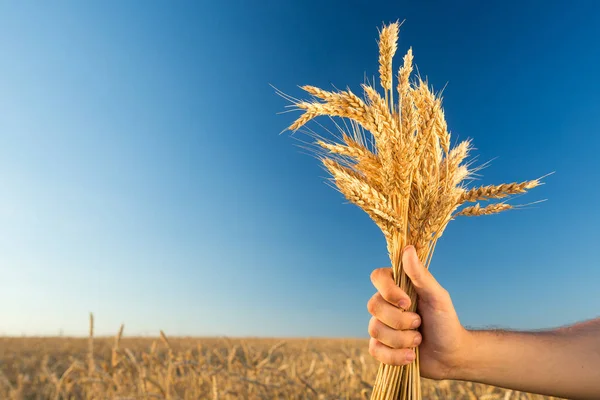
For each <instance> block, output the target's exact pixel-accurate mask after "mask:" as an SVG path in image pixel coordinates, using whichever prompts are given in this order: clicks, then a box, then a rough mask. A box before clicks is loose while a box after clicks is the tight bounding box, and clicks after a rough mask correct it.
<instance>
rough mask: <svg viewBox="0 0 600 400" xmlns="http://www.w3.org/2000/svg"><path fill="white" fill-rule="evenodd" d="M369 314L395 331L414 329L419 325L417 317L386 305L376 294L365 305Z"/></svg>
mask: <svg viewBox="0 0 600 400" xmlns="http://www.w3.org/2000/svg"><path fill="white" fill-rule="evenodd" d="M367 309H368V310H369V313H370V314H371V315H372V316H374V317H375V318H377V319H378V320H379V321H381V322H382V323H384V324H385V325H387V326H388V327H390V328H391V329H395V330H404V329H415V328H417V327H418V326H419V325H420V324H421V318H420V317H419V315H417V314H416V313H413V312H409V311H402V310H401V309H399V308H398V307H395V306H393V305H391V304H390V303H388V302H387V301H386V300H385V299H384V298H383V297H382V295H381V294H380V293H379V292H378V293H375V294H374V295H373V297H371V299H370V300H369V302H368V303H367Z"/></svg>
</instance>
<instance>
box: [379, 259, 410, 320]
mask: <svg viewBox="0 0 600 400" xmlns="http://www.w3.org/2000/svg"><path fill="white" fill-rule="evenodd" d="M371 282H373V285H374V286H375V288H376V289H377V291H378V292H379V293H381V295H382V296H383V298H384V299H385V300H386V301H388V302H389V303H390V304H393V305H394V306H396V307H400V308H403V309H405V310H406V309H408V307H410V297H408V295H407V294H406V293H405V292H404V291H403V290H402V289H400V288H399V287H398V285H396V283H395V282H394V276H393V275H392V269H391V268H379V269H376V270H375V271H373V272H372V273H371Z"/></svg>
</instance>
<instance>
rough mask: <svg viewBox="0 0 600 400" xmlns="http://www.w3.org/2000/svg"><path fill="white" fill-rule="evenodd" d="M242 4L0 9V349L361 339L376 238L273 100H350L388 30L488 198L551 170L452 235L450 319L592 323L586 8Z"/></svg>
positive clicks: (597, 273)
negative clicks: (318, 92)
mask: <svg viewBox="0 0 600 400" xmlns="http://www.w3.org/2000/svg"><path fill="white" fill-rule="evenodd" d="M250 3H251V2H242V1H222V2H217V1H215V2H187V3H184V2H170V3H168V4H167V2H133V1H129V2H117V1H106V2H95V3H91V2H66V1H62V2H55V3H53V4H50V3H43V2H2V3H0V334H22V333H26V334H57V333H58V332H59V331H60V330H63V332H64V333H66V334H85V332H86V329H87V313H88V312H89V311H93V312H94V313H95V315H96V327H97V332H98V333H100V334H112V333H114V332H116V330H117V329H118V326H119V324H120V323H121V322H124V323H125V324H126V332H127V333H129V334H156V333H157V332H158V330H159V329H163V330H164V331H165V332H167V333H168V334H171V335H184V334H186V335H230V336H246V335H252V336H346V337H367V324H368V320H369V315H368V313H367V311H366V302H367V300H368V299H369V297H370V296H371V295H372V294H373V292H374V289H373V288H372V286H371V283H370V281H369V274H370V272H371V270H372V269H374V268H378V267H381V266H385V265H387V264H388V259H387V254H386V249H385V243H384V241H383V237H382V236H381V234H380V233H379V232H378V230H377V228H376V227H375V226H374V224H372V223H371V221H370V220H369V219H368V217H366V215H363V213H362V211H360V210H359V209H358V208H356V207H354V206H352V205H348V204H344V203H345V200H344V199H343V198H342V197H341V195H340V194H339V193H337V192H336V191H334V190H332V189H331V188H329V187H328V186H327V185H325V184H324V173H323V171H322V170H321V168H320V166H319V165H318V164H317V163H316V161H315V160H314V159H312V158H311V157H308V156H306V155H304V154H302V152H301V151H300V150H299V149H298V147H296V144H297V142H295V140H294V139H293V138H291V137H290V136H289V135H288V134H283V135H279V132H280V131H281V130H282V129H283V128H285V127H286V126H287V125H288V124H289V123H290V122H291V121H292V120H293V119H294V118H295V116H296V115H292V114H283V115H277V113H278V112H280V111H282V110H284V107H285V106H286V104H287V103H286V102H285V101H284V100H283V99H281V98H280V97H278V96H277V95H275V93H274V91H273V89H272V88H271V87H270V86H269V84H273V85H275V86H276V87H278V88H279V89H281V90H283V91H284V92H286V93H289V94H291V95H294V96H300V95H301V91H300V90H299V89H298V87H297V85H301V84H311V85H316V86H320V87H323V88H331V87H332V85H335V86H336V87H345V86H350V87H351V88H353V89H357V88H358V85H359V84H360V83H362V81H363V78H364V76H365V74H367V75H368V76H372V75H374V74H376V73H377V46H376V39H377V28H378V27H380V26H381V25H382V23H383V22H390V21H395V20H397V19H400V20H404V19H406V22H405V23H404V25H403V26H402V28H401V34H400V36H401V38H400V42H399V52H400V53H404V52H405V51H406V50H407V49H408V47H409V46H412V47H413V51H414V54H415V63H416V64H417V66H418V68H419V70H420V72H421V74H422V75H426V76H428V77H429V81H430V83H431V84H432V85H433V86H434V88H437V89H441V88H442V87H443V86H444V85H445V84H446V83H448V86H447V88H446V90H445V92H444V101H445V103H444V104H445V111H446V116H447V119H448V124H449V127H450V129H451V130H452V132H453V135H454V140H456V138H458V139H464V138H472V139H473V140H474V144H475V146H476V147H477V151H476V155H477V156H478V159H479V160H480V161H481V162H485V161H489V160H492V159H494V160H493V163H492V164H491V166H490V167H488V168H486V169H485V170H484V171H483V173H484V177H483V178H482V181H481V183H494V182H509V181H515V180H524V179H529V178H535V177H539V176H542V175H545V174H546V173H548V172H552V171H556V173H555V174H554V175H552V176H550V177H548V178H547V179H546V185H544V186H542V187H540V188H538V189H535V190H534V191H533V192H532V193H530V194H528V195H526V196H524V197H522V198H519V199H518V202H522V203H525V202H531V201H536V200H539V199H548V201H547V202H545V203H542V204H540V205H537V206H535V207H531V208H530V209H527V210H521V211H515V212H509V213H506V214H503V215H498V216H492V217H488V218H478V219H462V220H457V221H454V222H453V223H451V224H450V226H449V227H448V229H447V231H446V234H445V235H444V237H443V239H442V240H441V241H440V243H439V244H438V246H437V248H436V255H435V257H434V260H433V263H432V272H433V273H434V274H435V276H436V277H437V278H438V280H439V281H440V282H441V283H442V284H443V285H444V286H445V287H446V288H447V289H448V290H449V291H450V293H451V294H452V296H453V300H454V303H455V306H456V308H457V310H458V313H459V316H460V318H461V320H462V322H463V323H464V324H466V325H469V326H475V327H485V326H500V327H508V328H516V329H536V328H545V327H552V326H557V325H562V324H566V323H570V322H574V321H577V320H580V319H588V318H593V317H596V316H599V315H600V297H598V295H597V286H598V285H597V283H598V282H600V268H599V261H598V255H597V250H598V249H599V246H598V243H597V241H598V238H599V234H598V233H597V227H598V226H599V225H600V213H599V212H598V211H597V201H598V195H599V194H600V189H599V188H598V185H597V183H598V181H599V178H600V176H599V175H600V161H598V158H597V154H598V150H597V149H598V146H599V145H600V135H599V132H600V97H598V93H599V92H600V78H599V77H598V73H597V69H598V65H600V46H598V39H599V38H600V3H598V2H594V1H579V2H577V3H576V4H568V3H567V2H538V1H531V2H486V3H485V4H483V3H480V2H466V1H465V2H458V3H457V2H454V3H453V4H450V3H448V4H447V5H434V4H432V3H425V2H422V3H419V4H417V2H386V3H379V2H360V1H339V2H333V1H332V2H321V1H312V0H311V1H297V2H291V1H290V2H279V1H265V2H259V3H260V4H254V5H250ZM396 65H398V64H396Z"/></svg>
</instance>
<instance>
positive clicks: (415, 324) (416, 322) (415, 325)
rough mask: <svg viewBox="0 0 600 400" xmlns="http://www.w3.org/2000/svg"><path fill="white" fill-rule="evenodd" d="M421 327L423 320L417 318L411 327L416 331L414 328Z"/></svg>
mask: <svg viewBox="0 0 600 400" xmlns="http://www.w3.org/2000/svg"><path fill="white" fill-rule="evenodd" d="M419 325H421V320H420V319H418V318H417V319H415V320H414V321H413V323H412V325H411V326H410V327H411V328H413V329H414V328H418V327H419Z"/></svg>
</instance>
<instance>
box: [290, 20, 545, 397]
mask: <svg viewBox="0 0 600 400" xmlns="http://www.w3.org/2000/svg"><path fill="white" fill-rule="evenodd" d="M398 29H399V24H398V23H397V22H396V23H392V24H389V25H387V26H384V27H383V29H382V30H381V31H380V36H379V65H380V67H379V75H380V80H381V87H382V88H383V92H384V95H383V97H382V96H381V95H380V93H378V91H377V90H376V89H375V88H374V87H372V86H370V85H368V84H363V85H362V89H363V90H364V100H363V98H361V97H359V96H357V95H356V94H354V93H353V92H351V91H350V90H345V91H325V90H322V89H319V88H316V87H313V86H303V87H302V89H303V90H305V91H306V92H308V93H309V94H310V95H312V96H313V99H312V100H311V101H300V100H297V99H293V98H291V97H287V98H288V99H289V100H290V101H292V103H293V105H292V107H294V108H297V109H300V110H303V111H304V113H303V114H302V116H301V117H300V118H298V119H297V120H296V121H295V122H294V123H293V124H292V125H291V126H290V127H289V128H288V129H289V130H292V131H296V130H298V129H299V128H301V127H303V126H304V125H305V124H306V123H307V122H309V121H310V120H312V119H313V118H315V117H318V116H329V117H339V118H342V121H344V124H343V125H344V126H343V127H342V126H341V124H339V125H338V124H336V126H337V128H338V129H339V131H340V135H338V136H339V137H337V139H339V140H338V141H328V140H325V139H322V138H321V137H319V136H318V135H316V134H315V133H314V131H311V132H312V134H313V136H316V139H317V140H316V142H315V143H316V145H317V146H318V148H319V149H321V153H320V154H319V156H320V159H321V160H322V162H323V164H324V166H325V167H326V169H327V170H328V171H329V173H330V174H331V176H332V181H333V182H334V183H335V186H337V189H338V190H339V191H340V192H341V193H343V194H344V196H345V197H346V198H348V200H350V201H351V202H353V203H354V204H356V205H358V206H359V207H361V208H362V209H363V210H364V211H365V212H366V213H367V214H368V215H369V216H370V217H371V218H372V219H373V221H375V223H376V224H377V226H379V228H381V231H382V232H383V234H384V236H385V239H386V241H387V248H388V251H389V256H390V260H391V263H392V268H393V271H394V279H395V281H396V284H398V285H399V286H400V287H401V288H402V289H403V290H404V291H405V292H406V293H407V294H408V295H409V296H410V297H411V299H412V303H411V307H410V311H415V309H416V304H417V301H416V293H415V290H414V288H413V286H412V284H411V282H410V280H409V279H408V278H407V276H406V275H405V274H404V272H403V269H402V265H401V260H402V249H403V248H404V247H405V246H406V245H408V244H412V245H414V246H415V247H416V250H417V253H418V255H419V258H420V259H421V260H422V261H423V262H424V264H425V266H426V267H427V268H429V264H430V262H431V256H432V254H433V250H434V248H435V244H436V242H437V240H438V239H439V238H440V236H441V235H442V233H443V232H444V229H445V228H446V225H447V224H448V222H449V221H450V220H452V219H453V218H454V217H457V216H478V215H488V214H495V213H498V212H501V211H505V210H508V209H511V208H513V206H511V205H509V204H507V203H505V202H500V203H494V204H490V205H487V206H485V207H484V206H481V205H480V204H479V203H476V202H478V201H487V200H490V199H504V198H506V197H508V196H510V195H514V194H520V193H524V192H525V191H527V190H528V189H531V188H533V187H536V186H538V185H539V184H540V182H539V180H537V179H536V180H532V181H526V182H522V183H510V184H502V185H497V186H482V187H477V188H472V189H467V188H466V187H465V184H464V182H465V180H466V179H468V178H469V177H470V176H471V175H472V173H473V170H472V169H471V168H470V164H468V163H465V160H466V158H467V156H468V154H469V151H470V149H471V143H470V141H468V140H467V141H463V142H461V143H459V144H458V145H456V146H455V147H453V148H450V132H449V131H448V127H447V125H446V120H445V117H444V112H443V109H442V104H441V97H440V96H439V95H438V94H435V93H434V92H433V91H432V90H431V89H430V88H429V85H428V83H427V82H426V81H424V80H422V79H421V78H420V77H417V78H416V79H411V75H412V72H413V64H412V62H413V55H412V50H410V49H409V50H408V52H407V54H406V55H405V56H404V60H403V61H404V62H403V65H402V67H401V68H400V69H399V71H398V76H397V81H398V82H397V87H396V89H395V91H396V92H397V97H398V101H397V103H395V102H394V99H393V97H394V89H393V85H392V80H393V79H392V76H393V73H392V58H393V56H394V54H395V52H396V49H397V40H398ZM346 121H349V122H350V126H348V124H346V123H345V122H346ZM465 203H476V204H475V205H472V206H467V207H462V209H460V208H461V206H463V205H464V204H465ZM415 351H416V352H417V358H416V360H415V361H414V362H413V363H411V364H409V365H407V366H404V367H397V366H388V365H383V364H382V365H380V368H379V372H378V375H377V379H376V382H375V386H374V390H373V395H372V399H377V400H384V399H386V400H388V399H397V398H401V399H420V398H421V389H420V375H419V358H418V349H415Z"/></svg>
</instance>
